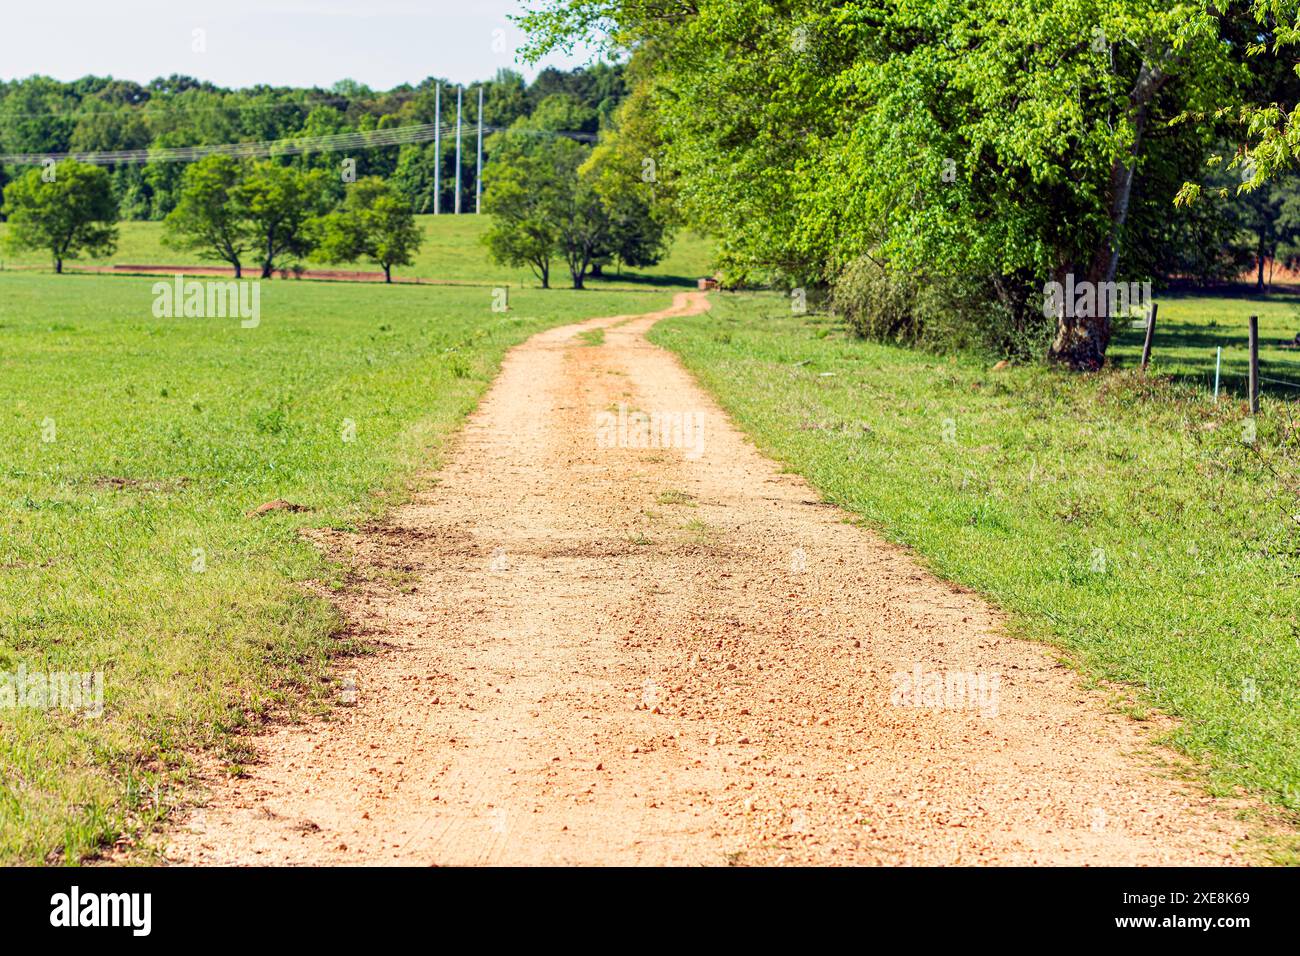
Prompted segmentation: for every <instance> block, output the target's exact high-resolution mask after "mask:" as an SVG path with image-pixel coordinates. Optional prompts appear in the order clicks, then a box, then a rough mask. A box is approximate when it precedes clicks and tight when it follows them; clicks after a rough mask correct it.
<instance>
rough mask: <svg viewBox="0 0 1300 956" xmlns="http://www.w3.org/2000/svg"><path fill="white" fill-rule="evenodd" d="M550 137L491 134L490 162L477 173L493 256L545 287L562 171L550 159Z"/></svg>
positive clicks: (556, 237)
mask: <svg viewBox="0 0 1300 956" xmlns="http://www.w3.org/2000/svg"><path fill="white" fill-rule="evenodd" d="M555 142H556V141H555V140H553V139H546V138H542V137H534V136H528V135H526V134H524V133H522V132H507V133H498V134H497V135H495V136H493V137H492V145H493V157H494V161H493V163H492V165H491V166H489V167H488V168H487V169H485V170H484V171H483V181H484V185H485V189H484V193H483V210H484V212H486V213H488V214H489V215H491V216H492V226H491V228H489V229H488V231H487V233H486V234H485V235H484V237H483V242H484V244H485V245H487V247H488V252H489V254H490V255H491V256H492V258H493V260H495V261H496V262H499V263H501V264H502V265H508V266H525V265H526V266H529V267H530V268H531V269H532V270H533V274H534V275H536V276H537V278H538V279H540V280H541V283H542V288H543V289H549V288H550V287H551V257H552V256H553V255H555V252H556V247H557V243H558V242H559V223H558V217H557V215H556V209H557V206H558V204H559V197H558V195H557V194H558V190H559V188H560V181H559V180H558V179H557V175H560V174H562V171H561V170H560V169H558V167H557V163H556V162H555V158H556V157H555V154H554V149H553V146H554V144H555Z"/></svg>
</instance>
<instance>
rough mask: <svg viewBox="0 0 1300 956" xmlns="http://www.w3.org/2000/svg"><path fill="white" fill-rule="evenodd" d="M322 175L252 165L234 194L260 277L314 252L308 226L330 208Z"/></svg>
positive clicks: (268, 163) (316, 171) (271, 165)
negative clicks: (247, 231)
mask: <svg viewBox="0 0 1300 956" xmlns="http://www.w3.org/2000/svg"><path fill="white" fill-rule="evenodd" d="M326 181H327V174H326V173H325V171H324V170H320V169H313V170H309V171H304V170H301V169H295V168H293V167H291V166H278V165H276V164H275V163H274V162H271V161H269V160H264V161H262V162H258V163H254V164H253V165H252V167H251V168H250V169H249V171H248V174H247V175H246V176H245V178H244V179H243V180H242V181H241V182H239V183H238V184H237V185H236V186H235V187H234V188H233V189H232V191H231V195H232V197H233V200H234V202H235V204H236V205H237V206H238V208H239V210H240V212H241V213H242V215H243V216H244V217H245V218H246V219H247V220H248V225H249V230H250V233H251V235H252V237H253V248H254V250H255V254H256V256H257V257H258V259H259V260H260V261H261V265H262V278H263V279H267V278H270V276H271V273H272V272H274V271H275V270H276V269H277V268H280V267H282V266H283V265H285V264H287V262H289V261H292V260H295V259H301V258H304V257H305V256H307V255H308V254H309V253H310V252H311V250H312V241H313V240H312V230H311V229H310V228H308V223H309V222H311V220H312V219H314V218H315V217H316V216H319V215H321V214H322V213H324V212H325V210H326V209H327V208H328V205H329V200H328V196H327V193H326V191H325V189H326Z"/></svg>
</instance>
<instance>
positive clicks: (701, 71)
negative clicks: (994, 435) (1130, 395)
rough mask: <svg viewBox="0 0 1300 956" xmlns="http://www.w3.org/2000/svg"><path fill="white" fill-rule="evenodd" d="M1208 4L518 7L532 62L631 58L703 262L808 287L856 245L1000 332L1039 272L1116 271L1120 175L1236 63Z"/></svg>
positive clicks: (666, 0) (1140, 0) (1079, 331)
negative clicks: (995, 311)
mask: <svg viewBox="0 0 1300 956" xmlns="http://www.w3.org/2000/svg"><path fill="white" fill-rule="evenodd" d="M1279 2H1281V0H1279ZM1229 19H1230V18H1228V17H1220V16H1219V15H1218V13H1217V11H1214V10H1211V9H1210V8H1209V5H1208V4H1203V3H1199V2H1197V3H1184V4H1174V5H1170V4H1167V3H1165V2H1163V0H1052V2H1047V0H968V2H963V3H960V4H949V3H934V2H933V0H858V2H853V3H844V2H839V0H789V2H784V3H781V4H758V3H754V4H737V3H734V2H726V0H694V2H692V3H689V4H682V3H680V2H677V0H545V2H543V3H541V4H539V5H537V6H536V7H535V8H534V12H532V13H531V14H529V15H526V16H525V17H524V18H523V24H524V26H525V28H526V29H528V30H529V32H530V34H531V36H532V42H531V45H530V47H529V49H528V50H527V51H526V52H527V54H528V55H529V56H536V55H538V54H540V53H544V52H546V51H549V50H552V49H559V48H563V47H565V46H566V45H570V44H572V43H573V42H575V41H579V40H586V39H593V38H594V39H597V40H599V39H601V35H602V34H604V35H606V36H607V37H608V45H610V46H613V47H616V48H622V49H624V50H628V49H630V50H633V51H634V53H633V60H632V63H633V67H635V68H638V69H640V70H642V71H643V73H644V75H643V77H642V78H641V79H640V83H641V84H646V83H649V84H650V95H651V96H652V97H653V99H654V108H655V111H656V113H657V115H658V116H659V126H660V129H661V131H662V133H663V136H664V141H665V157H664V162H663V163H662V164H661V165H664V166H667V167H669V168H671V169H672V170H673V171H674V174H675V176H676V179H677V184H678V193H679V198H680V203H681V206H682V209H683V212H684V213H685V215H686V217H687V219H688V221H689V222H691V223H692V224H694V225H696V226H697V227H702V228H708V229H710V230H711V231H713V232H716V233H717V234H719V235H720V237H721V238H720V243H719V252H720V259H721V260H722V264H723V265H724V267H726V268H728V269H732V270H734V271H735V272H738V273H742V274H744V273H750V274H759V275H763V276H766V277H771V278H773V279H776V280H779V281H783V282H789V283H791V284H808V283H813V282H834V281H835V280H836V278H837V277H838V276H839V275H841V273H842V272H843V271H844V270H845V268H846V266H848V265H849V264H850V263H853V262H856V261H859V260H861V259H862V258H864V257H870V258H871V259H872V260H873V261H875V262H878V263H882V264H883V265H884V267H885V268H886V269H887V270H888V271H889V272H890V274H892V275H895V276H899V277H907V276H916V275H920V276H922V277H925V278H926V280H927V281H928V280H929V279H930V278H931V277H932V278H933V279H934V280H935V281H936V282H938V283H940V284H943V283H951V282H953V281H960V282H962V284H963V288H976V287H978V288H982V289H986V290H987V293H986V295H987V301H988V304H989V305H990V306H997V307H998V308H999V309H1000V310H1001V311H1004V312H1005V313H1007V314H1008V315H1009V316H1011V319H1010V323H1011V324H1012V325H1017V323H1019V322H1020V321H1021V319H1022V318H1023V317H1026V316H1031V315H1032V314H1033V312H1034V311H1035V310H1036V307H1035V302H1034V300H1035V298H1037V300H1038V304H1039V306H1041V302H1042V294H1041V291H1036V290H1041V289H1042V288H1043V285H1044V283H1045V282H1048V281H1054V280H1059V278H1060V277H1062V276H1063V275H1065V274H1075V275H1076V277H1077V278H1078V279H1079V280H1083V281H1090V282H1093V283H1101V282H1108V281H1112V280H1114V279H1115V278H1116V277H1117V276H1118V274H1119V272H1120V267H1121V260H1122V256H1123V253H1124V251H1125V249H1126V248H1127V246H1128V244H1129V243H1130V241H1131V238H1132V234H1131V224H1130V222H1129V210H1130V207H1131V204H1132V189H1133V183H1134V179H1135V176H1136V174H1137V172H1138V170H1139V169H1140V168H1141V167H1142V166H1143V164H1144V163H1145V162H1146V161H1148V160H1149V158H1150V157H1151V155H1152V154H1153V152H1154V151H1157V150H1165V149H1170V148H1174V147H1175V146H1177V148H1186V145H1187V144H1186V142H1182V143H1175V142H1174V141H1172V140H1171V139H1169V138H1159V137H1156V136H1154V135H1152V131H1153V130H1158V129H1160V128H1161V127H1164V126H1166V125H1167V124H1168V123H1170V122H1172V121H1173V120H1175V119H1177V118H1179V117H1181V116H1183V115H1185V114H1186V115H1188V116H1197V115H1208V114H1211V113H1212V112H1213V110H1214V109H1215V107H1216V106H1218V105H1220V104H1221V103H1222V102H1223V101H1224V98H1225V97H1226V96H1227V95H1228V94H1229V93H1230V92H1231V91H1232V89H1233V88H1234V84H1236V83H1237V82H1239V80H1240V75H1239V74H1240V73H1241V70H1240V68H1239V67H1240V63H1239V61H1240V60H1241V59H1242V50H1241V48H1240V47H1234V46H1233V44H1231V43H1228V42H1224V31H1225V30H1226V29H1227V27H1226V26H1225V21H1227V20H1229ZM629 72H635V70H632V69H630V71H629ZM647 77H648V79H647ZM1210 125H1211V124H1200V126H1199V127H1198V129H1197V132H1198V134H1199V135H1200V137H1201V143H1206V142H1207V141H1208V139H1209V137H1210V136H1211V135H1212V133H1213V130H1212V129H1210V128H1209V127H1210ZM1298 128H1300V124H1298ZM1172 199H1173V196H1172V195H1168V196H1166V197H1164V201H1165V202H1170V201H1172ZM1037 311H1038V312H1039V318H1038V319H1037V320H1036V321H1038V322H1039V323H1042V322H1043V321H1044V319H1043V318H1042V316H1041V308H1038V309H1037ZM1100 311H1101V313H1102V314H1097V315H1087V316H1076V315H1074V314H1071V313H1072V312H1073V310H1063V312H1062V314H1061V315H1059V316H1058V317H1055V318H1054V319H1053V320H1048V321H1052V322H1053V325H1054V331H1055V333H1056V334H1055V336H1054V341H1053V343H1052V345H1051V347H1050V350H1049V355H1050V357H1051V358H1053V359H1055V360H1058V361H1060V362H1062V363H1064V364H1066V365H1068V366H1070V367H1071V368H1077V369H1094V368H1097V367H1099V366H1100V365H1101V364H1102V362H1103V361H1104V359H1105V353H1106V348H1107V346H1108V343H1109V338H1110V316H1108V315H1105V314H1104V311H1105V310H1104V309H1102V310H1100Z"/></svg>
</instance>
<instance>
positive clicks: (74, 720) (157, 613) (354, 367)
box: [0, 272, 667, 864]
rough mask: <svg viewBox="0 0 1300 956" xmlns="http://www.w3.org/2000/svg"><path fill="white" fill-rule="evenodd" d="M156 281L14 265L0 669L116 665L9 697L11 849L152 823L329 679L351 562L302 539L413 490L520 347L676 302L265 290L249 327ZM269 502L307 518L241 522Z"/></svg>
mask: <svg viewBox="0 0 1300 956" xmlns="http://www.w3.org/2000/svg"><path fill="white" fill-rule="evenodd" d="M152 283H153V280H150V279H143V278H132V277H123V276H92V275H64V276H53V275H42V274H36V273H15V272H10V273H0V341H3V343H4V344H3V351H0V672H7V673H9V674H13V673H16V672H17V671H18V670H19V668H20V667H25V668H26V670H27V672H28V673H29V674H35V673H42V674H44V673H49V672H76V673H93V672H98V671H102V672H103V685H102V686H103V695H104V705H105V710H104V714H103V716H102V717H100V718H98V719H96V718H94V717H93V716H91V715H90V714H87V713H85V712H82V711H77V712H73V711H63V710H47V711H43V710H37V709H30V708H24V707H17V708H14V707H0V729H2V735H0V864H12V863H32V862H40V861H43V860H47V859H50V860H63V861H76V860H78V859H80V858H82V857H83V856H85V855H86V854H89V853H91V852H93V851H94V850H95V849H96V848H97V847H99V846H102V845H103V844H105V843H106V842H111V841H112V840H114V839H115V838H116V837H117V836H118V835H119V834H128V835H129V834H135V833H139V832H140V830H141V829H142V828H146V827H148V826H149V825H150V823H151V822H152V821H153V820H155V819H157V818H158V817H160V816H161V815H163V814H165V813H166V811H167V805H168V803H169V801H170V800H171V799H172V797H171V796H169V790H168V786H169V783H174V782H176V781H177V780H180V781H181V782H182V783H183V774H182V775H181V776H179V777H178V776H177V774H176V773H175V771H177V769H178V768H181V769H182V770H183V768H184V765H185V760H184V755H185V754H186V753H187V752H189V751H191V750H192V749H193V748H195V747H199V746H206V747H216V748H229V747H230V746H231V737H230V732H231V731H235V730H238V729H239V728H241V727H244V726H246V725H247V724H248V723H249V722H250V721H255V720H256V719H257V718H258V717H259V715H262V714H264V713H265V712H266V711H267V709H268V708H271V707H275V706H276V705H278V704H282V703H286V702H292V701H299V700H303V699H304V698H303V693H302V692H303V691H310V692H313V693H315V694H316V695H318V696H319V695H323V694H326V691H325V690H323V688H324V686H325V685H323V684H322V682H321V680H320V678H321V675H322V673H323V671H324V668H325V665H326V663H327V661H328V659H329V658H330V656H331V655H332V654H334V653H337V652H338V651H340V650H346V647H344V646H343V645H341V643H340V640H339V638H338V637H337V635H336V621H335V618H334V615H333V614H332V612H331V609H330V606H329V604H328V602H326V601H324V600H321V599H319V598H316V597H313V596H311V594H310V593H309V592H308V591H307V589H305V588H303V587H302V586H301V583H300V582H304V581H308V580H321V581H325V582H330V581H334V582H335V583H336V584H337V579H338V578H339V575H340V574H341V572H340V571H339V569H337V568H331V567H329V566H327V565H326V564H324V562H323V561H322V560H321V558H320V557H319V556H318V555H317V553H316V551H315V549H314V548H313V547H311V546H309V545H308V544H306V543H304V542H303V541H302V540H301V539H300V537H299V530H300V529H302V528H304V527H316V526H336V527H344V526H350V525H353V524H355V523H356V522H359V521H362V520H364V519H365V518H366V516H368V515H372V514H374V513H375V512H377V511H378V510H380V509H382V508H384V507H386V506H387V505H389V504H391V503H392V502H393V501H394V500H396V499H398V498H400V497H401V496H402V494H403V493H404V489H405V488H406V486H407V482H408V480H409V477H410V476H411V474H412V472H413V471H414V470H415V469H417V468H419V467H428V466H429V465H430V464H432V463H434V462H436V461H437V457H438V453H439V449H440V448H441V447H442V443H443V441H444V440H445V439H446V437H447V436H448V435H449V434H450V433H451V432H452V430H453V429H454V428H455V427H456V426H457V425H458V424H459V423H460V422H461V421H462V419H463V417H464V415H465V414H466V413H467V412H468V411H469V410H470V409H471V408H472V407H473V406H474V404H475V403H476V401H477V399H478V397H479V396H480V394H481V393H482V391H483V390H484V389H485V388H486V386H487V384H488V382H489V381H490V380H491V378H492V377H493V376H494V374H495V372H496V370H497V368H498V363H499V360H500V358H501V356H502V354H503V352H504V351H505V349H506V348H508V347H509V346H511V345H512V344H514V343H516V342H519V341H521V340H522V339H524V338H525V337H527V336H528V335H530V334H531V333H533V332H536V331H538V330H540V329H543V328H546V327H548V326H552V325H555V324H557V323H565V322H570V321H574V320H578V319H582V318H586V317H590V316H595V315H606V314H623V313H632V312H644V311H649V310H653V309H658V308H662V307H664V306H665V305H666V304H667V293H666V292H665V291H663V290H655V289H647V290H645V291H644V292H626V291H624V292H602V291H588V292H569V291H561V290H555V291H551V292H543V291H540V290H537V291H534V290H520V291H517V292H515V293H514V294H513V295H512V297H511V311H510V312H509V313H506V314H501V313H496V312H493V311H492V309H491V306H492V301H493V300H492V293H491V290H490V289H484V288H440V287H435V286H416V285H407V286H394V287H391V288H390V287H382V286H375V285H362V284H351V283H347V284H345V283H325V282H309V281H303V282H271V283H266V284H264V286H263V288H262V296H261V323H260V325H259V326H258V327H256V328H241V325H240V322H239V320H238V319H157V318H154V316H153V314H152V302H153V295H152V292H151V286H152ZM349 439H351V440H349ZM272 499H285V500H287V501H289V502H292V503H295V504H299V505H302V506H305V507H306V508H309V509H310V510H309V511H303V512H300V513H294V512H289V511H276V512H272V513H270V514H266V515H264V516H262V517H259V518H247V517H245V512H247V511H248V510H249V509H252V508H254V507H256V506H258V505H260V504H262V503H264V502H267V501H270V500H272ZM306 699H307V700H308V701H310V699H311V698H310V694H309V695H308V697H307V698H306ZM87 709H88V708H87ZM227 756H229V757H230V758H231V759H234V760H236V761H238V760H239V757H240V755H239V753H238V752H237V751H232V752H228V753H227Z"/></svg>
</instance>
